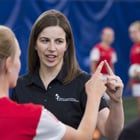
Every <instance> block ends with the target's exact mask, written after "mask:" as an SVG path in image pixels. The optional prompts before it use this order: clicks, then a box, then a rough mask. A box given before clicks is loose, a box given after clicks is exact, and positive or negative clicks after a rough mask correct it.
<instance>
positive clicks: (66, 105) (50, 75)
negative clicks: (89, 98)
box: [12, 10, 124, 139]
mask: <svg viewBox="0 0 140 140" xmlns="http://www.w3.org/2000/svg"><path fill="white" fill-rule="evenodd" d="M28 70H29V71H28V73H27V74H26V75H24V76H22V77H20V78H19V79H18V82H17V86H16V88H15V89H14V90H13V94H12V99H13V100H15V101H17V102H18V103H28V102H33V103H36V104H42V105H44V106H45V108H48V109H49V110H50V111H51V112H53V113H54V114H55V115H56V116H57V118H58V119H60V120H61V121H62V122H63V123H66V124H68V125H70V126H72V127H74V128H77V127H78V126H79V124H80V121H81V119H82V116H83V113H84V111H85V105H86V92H85V88H84V85H85V83H86V82H87V81H88V80H89V78H90V76H89V75H88V74H86V73H85V72H83V71H81V70H80V68H79V67H78V64H77V61H76V58H75V51H74V42H73V35H72V31H71V27H70V25H69V22H68V20H67V19H66V17H65V16H64V15H63V14H62V13H60V12H59V11H55V10H50V11H46V12H44V13H43V14H41V15H40V17H39V18H38V19H37V20H36V22H35V24H34V25H33V28H32V32H31V35H30V41H29V49H28ZM116 78H117V77H116V76H115V79H116ZM113 79H114V76H113ZM113 79H112V80H113ZM117 79H118V78H117ZM117 79H116V80H117ZM112 80H111V81H112ZM109 81H110V80H109ZM109 81H108V83H109ZM107 85H108V88H107V90H108V94H109V95H110V98H111V106H110V110H109V109H108V107H107V105H106V103H105V101H104V99H103V98H102V99H101V103H100V107H99V113H98V120H97V126H98V128H99V130H100V131H101V133H102V134H103V135H104V136H106V137H108V138H110V139H116V138H117V136H118V134H119V132H120V131H121V129H122V127H123V121H124V120H123V106H122V91H120V90H115V91H114V90H111V87H110V84H107ZM23 93H24V94H23ZM112 93H113V94H112ZM114 118H116V119H115V121H114ZM112 127H113V129H112Z"/></svg>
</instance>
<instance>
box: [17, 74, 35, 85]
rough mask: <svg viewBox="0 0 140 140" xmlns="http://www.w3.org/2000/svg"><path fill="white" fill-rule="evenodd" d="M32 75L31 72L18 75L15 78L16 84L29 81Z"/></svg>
mask: <svg viewBox="0 0 140 140" xmlns="http://www.w3.org/2000/svg"><path fill="white" fill-rule="evenodd" d="M32 75H33V74H31V73H26V74H23V75H21V76H19V78H18V80H17V84H20V83H28V82H30V81H31V79H32V77H33V76H32Z"/></svg>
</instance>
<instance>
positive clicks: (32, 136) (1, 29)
mask: <svg viewBox="0 0 140 140" xmlns="http://www.w3.org/2000/svg"><path fill="white" fill-rule="evenodd" d="M20 53H21V52H20V49H19V45H18V42H17V39H16V38H15V35H14V34H13V32H12V31H11V30H10V29H9V28H7V27H5V26H0V85H1V86H0V138H1V140H46V139H47V140H61V139H62V140H90V139H91V138H92V132H93V130H94V128H95V126H96V120H97V113H98V106H99V103H100V99H101V97H102V95H103V93H104V92H105V90H106V86H105V84H104V82H103V80H102V74H101V73H100V71H101V69H102V67H103V65H104V62H102V63H101V64H100V66H99V67H98V68H97V71H96V73H95V75H94V76H93V77H92V78H91V79H90V80H89V81H88V82H87V83H86V86H85V88H86V91H87V95H88V96H87V106H86V110H85V115H84V117H83V119H82V121H81V123H80V125H79V127H78V130H75V129H73V128H71V127H69V126H67V125H64V124H63V123H61V122H59V121H58V120H57V119H56V118H55V117H54V116H53V115H52V114H51V113H50V112H49V111H47V110H46V109H43V107H42V106H40V105H33V104H24V105H19V104H17V103H15V102H13V101H11V100H10V99H9V98H8V90H9V88H13V87H15V85H16V81H17V78H18V73H19V70H20ZM95 79H96V80H95ZM95 81H96V82H95ZM122 85H123V84H122V83H121V80H119V86H118V85H117V84H116V85H114V86H115V87H120V88H122ZM95 92H98V94H95V95H94V94H93V93H95ZM94 96H95V97H96V99H95V98H93V97H94ZM85 129H86V130H87V132H86V131H85Z"/></svg>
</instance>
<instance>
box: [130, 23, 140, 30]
mask: <svg viewBox="0 0 140 140" xmlns="http://www.w3.org/2000/svg"><path fill="white" fill-rule="evenodd" d="M132 26H135V27H137V29H138V30H139V31H140V21H139V20H137V21H134V22H132V23H131V24H130V26H129V29H130V28H131V27H132Z"/></svg>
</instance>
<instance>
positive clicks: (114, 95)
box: [105, 61, 124, 102]
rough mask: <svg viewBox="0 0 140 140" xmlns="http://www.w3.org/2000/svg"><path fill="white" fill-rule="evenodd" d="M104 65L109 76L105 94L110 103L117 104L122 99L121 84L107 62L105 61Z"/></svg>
mask: <svg viewBox="0 0 140 140" xmlns="http://www.w3.org/2000/svg"><path fill="white" fill-rule="evenodd" d="M105 65H106V68H107V70H108V74H109V76H108V77H107V80H106V87H107V90H106V92H107V94H108V95H109V97H110V99H111V100H112V101H115V102H119V101H120V100H121V99H122V92H123V87H124V85H123V82H122V80H121V79H120V77H119V76H116V75H115V74H114V73H113V71H112V69H111V68H110V66H109V64H108V63H107V61H105Z"/></svg>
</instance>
